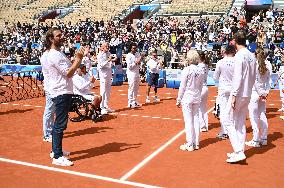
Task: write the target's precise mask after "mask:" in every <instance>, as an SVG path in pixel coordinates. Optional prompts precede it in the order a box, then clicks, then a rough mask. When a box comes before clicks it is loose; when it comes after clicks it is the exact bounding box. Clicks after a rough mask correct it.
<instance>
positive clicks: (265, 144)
mask: <svg viewBox="0 0 284 188" xmlns="http://www.w3.org/2000/svg"><path fill="white" fill-rule="evenodd" d="M259 144H260V145H261V146H267V140H266V139H263V140H260V142H259Z"/></svg>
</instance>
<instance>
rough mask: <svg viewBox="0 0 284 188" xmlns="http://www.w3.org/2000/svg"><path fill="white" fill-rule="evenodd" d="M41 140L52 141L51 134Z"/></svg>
mask: <svg viewBox="0 0 284 188" xmlns="http://www.w3.org/2000/svg"><path fill="white" fill-rule="evenodd" d="M43 141H44V142H52V136H51V135H50V136H44V137H43Z"/></svg>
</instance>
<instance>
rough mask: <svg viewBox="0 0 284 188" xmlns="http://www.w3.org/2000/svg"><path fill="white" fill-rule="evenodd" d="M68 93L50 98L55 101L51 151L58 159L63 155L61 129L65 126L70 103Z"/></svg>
mask: <svg viewBox="0 0 284 188" xmlns="http://www.w3.org/2000/svg"><path fill="white" fill-rule="evenodd" d="M71 97H72V95H70V94H64V95H59V96H57V97H55V98H53V99H52V100H53V101H54V103H55V114H56V118H55V122H54V125H53V130H52V151H53V152H54V158H55V159H58V158H59V157H62V156H63V153H62V139H63V131H64V130H65V129H66V128H67V122H68V112H69V107H70V103H71Z"/></svg>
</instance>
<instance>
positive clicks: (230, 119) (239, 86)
mask: <svg viewBox="0 0 284 188" xmlns="http://www.w3.org/2000/svg"><path fill="white" fill-rule="evenodd" d="M246 40H247V38H246V33H245V32H244V31H242V30H240V31H238V32H237V33H236V34H235V45H236V49H237V53H236V55H235V66H234V76H233V82H232V91H231V94H230V97H229V102H228V105H227V107H226V113H227V117H226V122H225V125H226V127H227V131H228V135H229V139H230V142H231V145H232V147H233V150H234V152H233V153H227V157H228V159H227V160H226V162H228V163H235V162H238V161H242V160H245V159H246V156H245V154H244V149H245V138H246V126H245V120H246V114H247V111H248V104H249V101H250V96H251V93H252V87H253V85H254V82H255V78H256V62H255V56H254V54H252V53H251V52H250V51H249V50H248V49H247V48H246Z"/></svg>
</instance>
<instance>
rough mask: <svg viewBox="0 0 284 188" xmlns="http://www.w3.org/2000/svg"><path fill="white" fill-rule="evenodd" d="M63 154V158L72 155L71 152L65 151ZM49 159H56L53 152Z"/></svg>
mask: <svg viewBox="0 0 284 188" xmlns="http://www.w3.org/2000/svg"><path fill="white" fill-rule="evenodd" d="M62 153H63V156H65V157H66V156H69V155H70V152H69V151H64V150H63V151H62ZM49 157H50V158H51V159H53V158H54V153H53V151H51V152H50V154H49Z"/></svg>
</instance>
